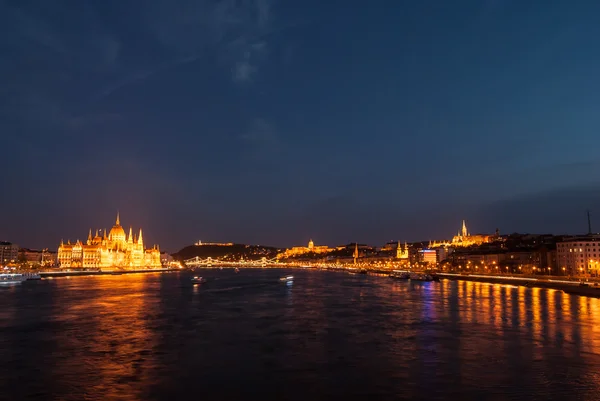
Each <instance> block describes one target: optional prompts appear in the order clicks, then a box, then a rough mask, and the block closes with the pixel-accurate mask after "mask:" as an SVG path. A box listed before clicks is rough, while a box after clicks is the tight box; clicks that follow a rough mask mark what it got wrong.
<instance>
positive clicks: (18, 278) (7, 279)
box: [0, 273, 27, 285]
mask: <svg viewBox="0 0 600 401" xmlns="http://www.w3.org/2000/svg"><path fill="white" fill-rule="evenodd" d="M25 280H27V278H26V277H25V276H24V275H22V274H18V273H5V274H0V285H10V284H20V283H22V282H23V281H25Z"/></svg>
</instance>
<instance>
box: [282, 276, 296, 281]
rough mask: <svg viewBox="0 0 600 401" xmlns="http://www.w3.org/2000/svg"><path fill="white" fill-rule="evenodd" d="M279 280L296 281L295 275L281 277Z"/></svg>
mask: <svg viewBox="0 0 600 401" xmlns="http://www.w3.org/2000/svg"><path fill="white" fill-rule="evenodd" d="M279 281H294V276H285V277H281V278H280V279H279Z"/></svg>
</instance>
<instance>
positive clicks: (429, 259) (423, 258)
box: [418, 249, 437, 265]
mask: <svg viewBox="0 0 600 401" xmlns="http://www.w3.org/2000/svg"><path fill="white" fill-rule="evenodd" d="M418 255H419V262H423V263H428V264H432V265H435V264H436V263H437V252H436V251H435V250H434V249H420V250H419V254H418Z"/></svg>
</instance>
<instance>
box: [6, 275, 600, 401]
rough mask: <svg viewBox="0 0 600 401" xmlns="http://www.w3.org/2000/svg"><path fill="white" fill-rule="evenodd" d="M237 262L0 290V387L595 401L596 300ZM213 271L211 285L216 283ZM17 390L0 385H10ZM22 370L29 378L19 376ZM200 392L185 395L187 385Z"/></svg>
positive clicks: (19, 391)
mask: <svg viewBox="0 0 600 401" xmlns="http://www.w3.org/2000/svg"><path fill="white" fill-rule="evenodd" d="M285 273H286V272H283V271H277V270H259V269H257V270H252V271H250V270H249V271H247V272H244V274H240V275H235V276H234V275H233V274H231V273H228V272H227V271H225V270H223V271H218V270H216V271H207V272H206V274H203V276H205V277H207V278H209V279H211V278H212V279H215V280H212V282H210V286H208V285H207V286H204V287H199V286H196V287H194V286H192V285H191V284H190V283H189V278H190V276H189V275H186V274H185V273H179V274H168V275H134V276H117V277H104V278H99V277H89V278H77V279H72V280H66V279H56V280H48V281H45V280H43V281H41V282H39V283H36V284H37V285H35V286H30V287H27V284H28V283H25V284H24V285H23V288H26V287H27V288H26V290H23V288H21V289H19V288H15V289H14V290H13V291H10V292H0V302H1V305H3V307H2V309H1V310H0V322H1V323H2V324H1V325H0V346H1V347H2V350H3V352H2V356H1V358H2V359H1V360H2V362H3V363H2V364H1V365H0V375H1V376H2V377H3V379H4V380H3V381H1V382H0V383H1V384H0V391H1V392H0V394H3V396H5V397H8V399H15V400H17V399H44V400H46V399H60V400H105V399H115V400H174V399H176V400H195V399H198V398H200V397H201V398H202V399H204V400H212V399H214V400H223V399H244V400H251V399H260V400H262V401H265V400H283V399H286V400H296V399H298V400H303V401H305V400H307V399H310V400H329V399H343V398H347V399H357V397H363V398H365V399H370V400H377V399H385V400H388V399H424V400H435V399H449V397H450V395H451V396H452V399H478V400H479V399H481V400H511V399H515V400H516V399H519V400H520V399H544V400H553V399H572V397H573V395H577V396H578V397H579V398H580V399H596V398H597V394H599V390H600V388H599V386H600V385H599V383H600V373H598V372H600V341H598V340H597V339H596V338H597V329H596V328H597V327H600V326H599V325H598V324H599V323H600V321H598V320H600V316H598V315H597V314H594V313H592V311H595V310H598V309H599V307H600V303H599V302H600V300H588V299H580V298H579V297H574V296H569V295H565V294H562V293H560V292H547V291H543V290H539V289H521V288H518V289H513V288H511V289H506V288H502V287H498V286H497V285H490V284H485V283H471V282H457V281H453V282H449V281H442V282H441V283H425V284H422V285H416V284H413V283H398V282H397V281H393V280H389V279H388V278H386V277H370V276H358V275H357V276H349V275H346V274H339V273H338V274H333V273H328V272H319V271H311V270H297V271H294V276H295V280H294V285H293V286H291V287H287V286H282V285H281V283H279V282H278V278H279V277H280V276H281V275H283V274H285ZM217 278H219V280H216V279H217ZM23 378H28V380H27V384H26V385H18V386H14V385H11V383H13V384H14V383H22V381H23ZM29 379H30V380H29ZM199 389H200V392H199Z"/></svg>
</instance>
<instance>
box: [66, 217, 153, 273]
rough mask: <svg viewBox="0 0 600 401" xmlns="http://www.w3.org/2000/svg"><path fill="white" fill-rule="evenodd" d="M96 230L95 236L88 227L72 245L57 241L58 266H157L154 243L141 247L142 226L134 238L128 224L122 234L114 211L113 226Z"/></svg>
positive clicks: (121, 228) (142, 244) (142, 243)
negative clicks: (148, 246) (81, 238)
mask: <svg viewBox="0 0 600 401" xmlns="http://www.w3.org/2000/svg"><path fill="white" fill-rule="evenodd" d="M98 231H99V230H96V235H95V236H92V230H91V229H90V231H89V234H88V238H87V241H86V242H85V243H84V242H82V241H80V240H77V241H76V242H75V243H73V244H72V243H71V242H70V241H68V242H67V243H66V244H65V243H64V242H63V241H62V240H61V242H60V245H59V247H58V263H59V265H60V267H69V268H107V267H122V268H142V267H153V268H157V267H161V263H160V250H159V248H158V245H154V247H152V248H150V249H145V248H144V240H143V237H142V229H140V231H139V235H138V236H137V237H135V236H134V235H133V230H132V228H131V227H130V228H129V235H125V230H124V229H123V227H122V226H121V222H120V219H119V214H118V213H117V220H116V222H115V225H114V226H113V227H112V228H111V230H110V232H109V233H108V234H107V233H106V230H103V231H102V233H103V235H102V236H100V235H99V233H98Z"/></svg>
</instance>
